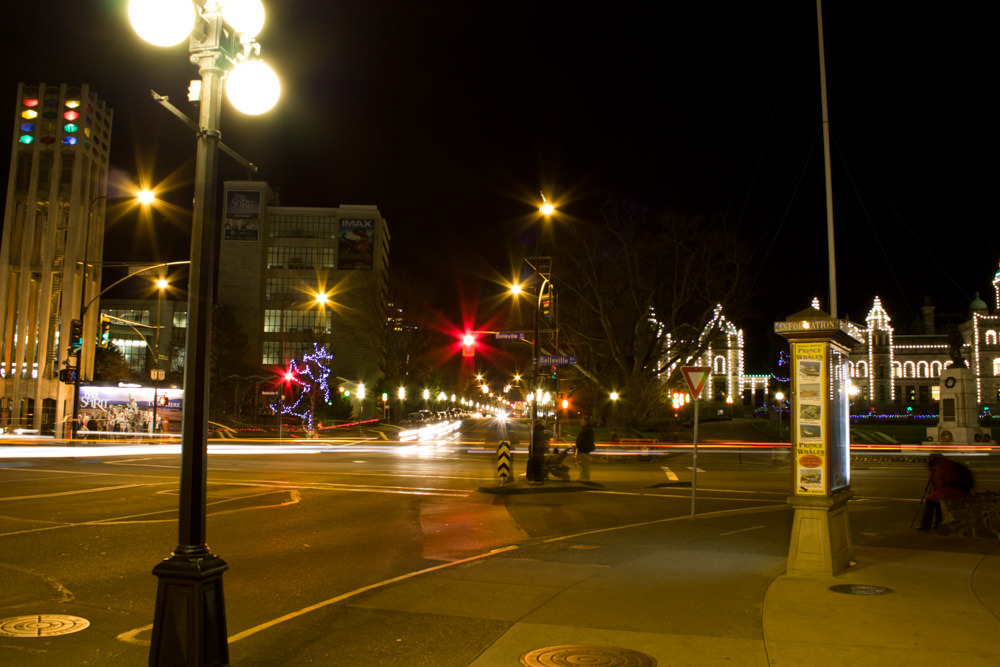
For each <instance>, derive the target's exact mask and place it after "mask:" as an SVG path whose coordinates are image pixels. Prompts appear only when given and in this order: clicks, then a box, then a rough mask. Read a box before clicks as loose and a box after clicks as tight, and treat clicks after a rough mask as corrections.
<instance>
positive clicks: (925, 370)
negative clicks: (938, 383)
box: [917, 361, 930, 378]
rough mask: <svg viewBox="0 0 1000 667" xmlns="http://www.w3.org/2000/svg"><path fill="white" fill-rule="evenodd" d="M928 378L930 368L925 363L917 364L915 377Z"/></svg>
mask: <svg viewBox="0 0 1000 667" xmlns="http://www.w3.org/2000/svg"><path fill="white" fill-rule="evenodd" d="M929 376H930V366H928V365H927V362H926V361H918V362H917V377H918V378H925V377H929Z"/></svg>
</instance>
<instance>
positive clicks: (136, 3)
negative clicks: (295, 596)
mask: <svg viewBox="0 0 1000 667" xmlns="http://www.w3.org/2000/svg"><path fill="white" fill-rule="evenodd" d="M248 3H252V4H254V5H258V6H260V5H261V3H260V2H259V0H229V1H228V2H227V1H224V0H130V1H129V7H128V12H129V19H130V20H131V22H132V25H133V27H134V28H135V30H136V32H137V33H138V34H139V35H140V36H141V37H143V38H144V39H146V40H147V41H149V42H151V43H153V44H156V45H159V46H170V45H173V44H177V43H179V42H181V41H183V40H184V38H185V35H187V34H190V39H189V41H188V51H189V54H190V60H191V62H192V63H193V64H195V65H197V67H198V73H199V75H200V77H201V79H200V80H197V81H193V82H192V85H191V86H190V88H189V99H190V100H191V101H196V102H198V106H199V119H198V128H199V130H198V133H197V139H196V142H197V143H196V155H195V176H194V209H193V215H192V218H191V268H190V271H191V272H190V278H189V281H188V285H189V288H188V327H187V341H186V346H185V357H184V360H185V364H184V392H185V397H184V413H183V426H182V438H181V478H180V507H179V512H178V545H177V547H176V548H175V549H174V551H173V553H172V554H171V555H170V557H169V558H167V559H165V560H164V561H163V562H161V563H160V564H158V565H157V566H156V567H155V568H154V569H153V573H154V574H155V575H156V576H157V577H158V579H159V585H158V589H157V594H156V612H155V615H154V617H153V636H152V643H151V646H150V654H149V664H150V665H165V664H177V663H178V660H184V661H186V662H187V664H189V665H191V664H197V665H208V664H211V665H225V664H228V663H229V645H228V642H227V635H226V611H225V604H224V602H223V594H222V574H223V572H225V571H226V569H228V565H226V563H225V561H223V560H222V559H221V558H219V557H218V556H216V555H215V554H213V553H212V551H211V550H210V549H209V548H208V544H207V543H206V540H205V532H206V531H205V525H206V513H205V509H206V495H207V492H206V486H207V467H208V466H207V463H208V446H207V444H208V414H209V409H208V408H209V392H208V379H209V373H210V356H211V355H210V347H211V345H210V343H211V328H212V325H211V320H212V294H213V292H214V286H213V271H214V268H215V266H214V260H215V244H216V239H217V238H218V236H219V234H218V230H217V228H216V221H217V217H216V210H215V196H216V190H217V182H216V178H217V174H216V172H217V164H216V163H217V157H218V151H219V142H220V132H219V127H220V116H221V113H222V85H223V79H225V78H226V76H227V73H228V74H229V78H230V79H234V78H235V79H237V80H238V79H239V78H240V75H239V74H236V73H235V70H236V69H238V68H240V67H242V66H246V65H249V66H250V71H251V72H256V73H257V74H260V73H262V72H263V68H262V67H261V66H260V65H258V64H256V63H259V62H260V60H259V59H260V45H259V44H258V43H257V42H256V41H255V40H254V39H253V36H254V34H255V33H256V31H257V30H259V29H260V25H256V24H255V25H250V24H248V23H247V22H245V21H244V18H245V16H239V15H234V14H233V13H232V11H233V10H234V9H239V8H241V7H240V6H241V5H242V6H243V7H247V6H249V4H248ZM227 6H228V12H227V13H226V14H225V15H224V14H223V12H224V11H226V10H227ZM251 9H252V10H253V12H254V13H256V15H257V16H258V19H259V18H260V17H261V16H262V15H263V9H262V6H260V7H252V8H251ZM234 22H235V23H234ZM258 23H260V21H258ZM167 29H169V30H167ZM250 63H255V64H253V65H250ZM272 77H273V73H272ZM274 82H275V81H274V80H272V81H271V82H270V83H271V84H273V83H274ZM257 90H258V91H259V92H261V93H264V94H267V95H269V97H268V99H267V100H260V99H257V100H251V102H252V103H253V104H252V108H248V107H247V106H246V105H247V104H248V102H247V100H241V99H235V98H234V97H233V96H232V95H230V101H231V102H232V103H233V104H234V106H237V108H238V109H239V108H241V106H242V107H244V108H246V109H247V111H248V112H249V113H261V112H263V111H265V110H267V108H270V105H273V104H274V103H275V102H276V101H277V94H278V90H277V88H276V87H274V86H273V85H271V86H270V87H268V86H265V85H259V86H258V87H257ZM178 656H186V658H187V659H186V660H185V658H184V657H180V658H178Z"/></svg>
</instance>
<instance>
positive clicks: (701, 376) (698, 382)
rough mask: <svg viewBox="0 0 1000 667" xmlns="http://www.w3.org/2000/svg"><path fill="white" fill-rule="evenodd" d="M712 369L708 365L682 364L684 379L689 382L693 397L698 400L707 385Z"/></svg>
mask: <svg viewBox="0 0 1000 667" xmlns="http://www.w3.org/2000/svg"><path fill="white" fill-rule="evenodd" d="M711 372H712V369H711V368H709V367H708V366H682V367H681V373H682V374H683V375H684V381H685V382H687V386H688V389H690V390H691V398H693V399H695V400H697V399H698V397H699V396H701V390H702V389H704V387H705V381H706V380H708V374H709V373H711Z"/></svg>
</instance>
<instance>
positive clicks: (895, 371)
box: [892, 361, 903, 378]
mask: <svg viewBox="0 0 1000 667" xmlns="http://www.w3.org/2000/svg"><path fill="white" fill-rule="evenodd" d="M892 377H895V378H901V377H903V364H901V363H899V362H898V361H894V362H892Z"/></svg>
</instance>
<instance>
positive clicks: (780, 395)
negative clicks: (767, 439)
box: [774, 391, 785, 440]
mask: <svg viewBox="0 0 1000 667" xmlns="http://www.w3.org/2000/svg"><path fill="white" fill-rule="evenodd" d="M774 400H775V401H777V403H778V440H781V412H782V410H781V402H782V401H783V400H785V395H784V394H783V393H781V392H780V391H779V392H777V393H776V394H775V395H774Z"/></svg>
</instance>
